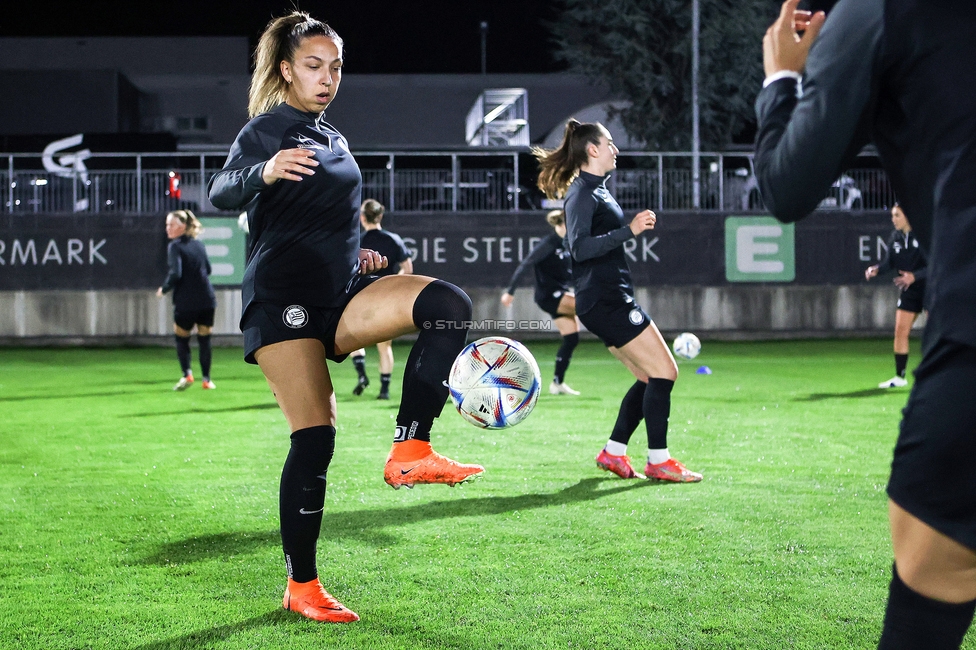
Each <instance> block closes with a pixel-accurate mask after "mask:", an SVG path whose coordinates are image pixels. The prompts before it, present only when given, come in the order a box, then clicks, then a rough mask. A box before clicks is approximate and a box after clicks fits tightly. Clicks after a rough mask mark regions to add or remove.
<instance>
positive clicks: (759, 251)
mask: <svg viewBox="0 0 976 650" xmlns="http://www.w3.org/2000/svg"><path fill="white" fill-rule="evenodd" d="M725 278H726V280H728V281H729V282H792V281H793V280H794V279H795V278H796V260H795V248H794V229H793V224H791V223H786V224H784V223H780V222H778V221H776V219H774V218H772V217H728V218H727V219H726V220H725Z"/></svg>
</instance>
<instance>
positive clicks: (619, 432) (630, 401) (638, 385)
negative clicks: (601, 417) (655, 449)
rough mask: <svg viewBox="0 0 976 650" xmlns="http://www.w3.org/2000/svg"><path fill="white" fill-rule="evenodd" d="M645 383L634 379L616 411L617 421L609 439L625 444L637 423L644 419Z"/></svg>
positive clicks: (635, 428)
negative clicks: (618, 409)
mask: <svg viewBox="0 0 976 650" xmlns="http://www.w3.org/2000/svg"><path fill="white" fill-rule="evenodd" d="M646 390H647V384H645V383H644V382H642V381H635V382H634V385H633V386H631V387H630V390H628V391H627V394H626V395H624V399H623V401H621V402H620V411H618V412H617V423H616V424H614V425H613V433H611V434H610V439H611V440H613V441H614V442H622V443H623V444H625V445H626V444H627V443H628V442H630V436H632V435H633V434H634V431H636V430H637V425H638V424H640V421H641V420H643V419H644V393H645V392H646Z"/></svg>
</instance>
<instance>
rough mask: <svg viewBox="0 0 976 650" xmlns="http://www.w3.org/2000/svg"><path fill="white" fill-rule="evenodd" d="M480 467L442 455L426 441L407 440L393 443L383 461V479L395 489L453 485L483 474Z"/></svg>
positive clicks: (482, 469)
mask: <svg viewBox="0 0 976 650" xmlns="http://www.w3.org/2000/svg"><path fill="white" fill-rule="evenodd" d="M484 471H485V468H484V467H482V466H481V465H467V464H464V463H459V462H457V461H454V460H451V459H450V458H446V457H445V456H441V455H440V454H438V453H437V452H436V451H434V450H433V449H431V447H430V443H429V442H423V441H420V440H406V441H404V442H396V443H393V449H392V450H391V451H390V455H389V457H388V458H387V459H386V468H385V469H384V470H383V480H385V481H386V482H387V484H388V485H390V486H391V487H393V489H395V490H399V489H400V488H401V487H407V488H412V487H413V486H414V485H417V484H418V483H423V484H427V483H445V484H447V485H450V486H452V487H453V486H455V485H457V484H458V483H464V482H465V481H469V480H471V479H473V478H475V477H477V476H480V475H481V474H482V473H484Z"/></svg>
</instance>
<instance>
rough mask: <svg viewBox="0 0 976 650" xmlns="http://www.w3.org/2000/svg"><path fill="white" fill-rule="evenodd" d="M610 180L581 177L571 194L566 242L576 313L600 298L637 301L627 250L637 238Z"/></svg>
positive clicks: (567, 203)
mask: <svg viewBox="0 0 976 650" xmlns="http://www.w3.org/2000/svg"><path fill="white" fill-rule="evenodd" d="M607 178H609V176H596V175H594V174H589V173H587V172H583V171H581V172H580V173H579V176H577V177H576V179H575V180H574V181H573V182H572V183H571V184H570V186H569V189H567V190H566V197H565V200H564V201H563V210H564V211H565V212H566V241H567V243H568V244H569V251H570V253H571V254H572V258H573V280H574V283H575V284H576V313H578V314H585V313H586V312H588V311H589V310H590V309H592V308H593V305H595V304H596V302H597V301H598V300H599V299H601V298H612V297H614V296H615V295H616V296H620V297H623V298H625V299H628V298H629V299H630V301H633V298H634V283H633V281H632V280H631V277H630V267H629V266H628V265H627V257H626V255H624V249H623V244H624V242H626V241H627V240H628V239H632V238H633V237H634V233H632V232H631V230H630V226H629V224H628V223H627V222H626V221H625V220H624V212H623V210H621V209H620V206H619V205H618V204H617V201H616V200H615V199H614V198H613V197H612V196H611V195H610V191H609V190H607V186H606V182H607Z"/></svg>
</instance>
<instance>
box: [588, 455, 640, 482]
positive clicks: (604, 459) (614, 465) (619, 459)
mask: <svg viewBox="0 0 976 650" xmlns="http://www.w3.org/2000/svg"><path fill="white" fill-rule="evenodd" d="M596 466H597V467H599V468H600V469H605V470H607V471H608V472H613V473H614V474H616V475H617V476H619V477H620V478H644V477H643V476H642V475H640V474H638V473H637V472H635V471H634V468H633V466H632V465H631V464H630V459H629V458H627V456H626V454H625V455H623V456H614V455H613V454H611V453H610V452H608V451H607V450H606V449H601V450H600V453H599V454H598V455H597V457H596Z"/></svg>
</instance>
